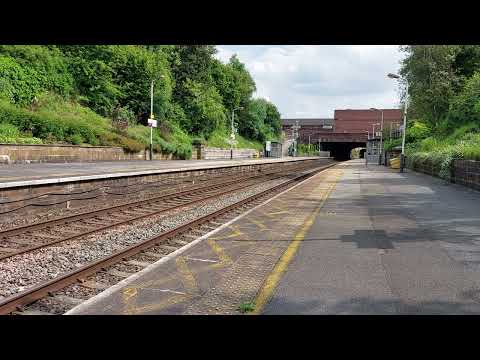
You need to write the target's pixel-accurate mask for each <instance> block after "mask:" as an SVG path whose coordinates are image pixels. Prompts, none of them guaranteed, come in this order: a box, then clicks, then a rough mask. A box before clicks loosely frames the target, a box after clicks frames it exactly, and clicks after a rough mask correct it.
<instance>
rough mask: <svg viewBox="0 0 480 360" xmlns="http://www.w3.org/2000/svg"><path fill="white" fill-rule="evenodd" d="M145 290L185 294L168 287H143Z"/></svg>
mask: <svg viewBox="0 0 480 360" xmlns="http://www.w3.org/2000/svg"><path fill="white" fill-rule="evenodd" d="M145 290H148V291H150V290H151V291H160V292H169V293H173V294H179V295H187V293H184V292H181V291H175V290H170V289H151V288H148V289H145Z"/></svg>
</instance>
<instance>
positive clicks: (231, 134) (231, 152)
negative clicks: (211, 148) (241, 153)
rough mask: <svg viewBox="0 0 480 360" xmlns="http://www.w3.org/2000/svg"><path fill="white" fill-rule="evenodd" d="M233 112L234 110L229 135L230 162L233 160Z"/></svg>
mask: <svg viewBox="0 0 480 360" xmlns="http://www.w3.org/2000/svg"><path fill="white" fill-rule="evenodd" d="M234 112H235V109H232V129H231V133H230V160H232V159H233V114H234Z"/></svg>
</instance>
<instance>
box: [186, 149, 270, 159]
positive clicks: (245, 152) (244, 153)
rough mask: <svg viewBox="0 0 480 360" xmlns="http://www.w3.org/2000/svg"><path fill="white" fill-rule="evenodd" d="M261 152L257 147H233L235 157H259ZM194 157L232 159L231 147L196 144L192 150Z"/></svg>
mask: <svg viewBox="0 0 480 360" xmlns="http://www.w3.org/2000/svg"><path fill="white" fill-rule="evenodd" d="M258 157H260V153H259V151H258V150H255V149H233V158H234V159H250V158H258ZM192 159H194V160H200V159H202V160H220V159H230V149H221V148H214V147H205V146H204V145H194V146H193V150H192Z"/></svg>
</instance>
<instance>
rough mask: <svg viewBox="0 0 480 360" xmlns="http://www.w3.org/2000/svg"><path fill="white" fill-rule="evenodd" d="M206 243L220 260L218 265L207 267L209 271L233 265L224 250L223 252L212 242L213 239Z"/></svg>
mask: <svg viewBox="0 0 480 360" xmlns="http://www.w3.org/2000/svg"><path fill="white" fill-rule="evenodd" d="M207 243H208V245H210V247H211V248H212V250H213V251H214V252H215V254H217V256H218V258H219V259H220V262H219V263H216V264H212V265H209V267H210V268H211V269H215V268H219V267H224V266H227V265H229V264H232V263H233V261H232V259H231V258H230V256H228V255H227V253H226V252H225V250H224V249H223V248H222V247H221V246H220V245H218V244H217V243H216V242H215V240H213V239H207Z"/></svg>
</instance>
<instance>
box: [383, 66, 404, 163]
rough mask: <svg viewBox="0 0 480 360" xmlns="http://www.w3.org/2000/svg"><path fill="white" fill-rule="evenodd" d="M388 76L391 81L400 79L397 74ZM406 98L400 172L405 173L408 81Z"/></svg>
mask: <svg viewBox="0 0 480 360" xmlns="http://www.w3.org/2000/svg"><path fill="white" fill-rule="evenodd" d="M387 76H388V77H389V78H390V79H397V80H398V79H400V76H399V75H397V74H392V73H389V74H387ZM405 91H406V97H405V110H404V111H403V137H402V155H401V156H400V172H403V169H404V167H405V133H406V132H407V108H408V80H407V81H406V89H405Z"/></svg>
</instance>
